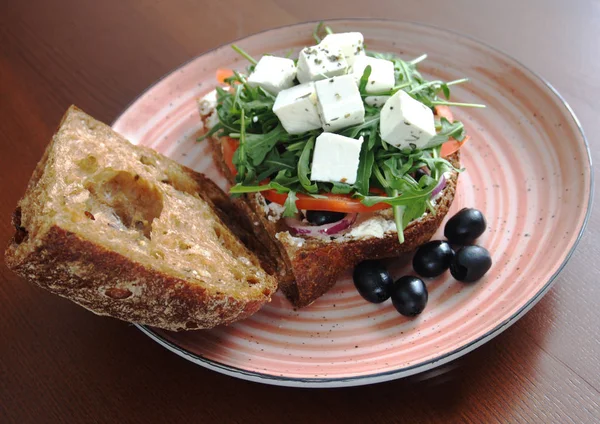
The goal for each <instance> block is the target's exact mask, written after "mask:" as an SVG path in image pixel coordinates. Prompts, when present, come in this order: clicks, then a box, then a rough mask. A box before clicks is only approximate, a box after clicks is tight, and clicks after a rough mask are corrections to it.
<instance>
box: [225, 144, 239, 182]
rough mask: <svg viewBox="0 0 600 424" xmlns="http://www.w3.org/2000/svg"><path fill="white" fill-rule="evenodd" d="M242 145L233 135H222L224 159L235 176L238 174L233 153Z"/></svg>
mask: <svg viewBox="0 0 600 424" xmlns="http://www.w3.org/2000/svg"><path fill="white" fill-rule="evenodd" d="M239 146H240V142H239V141H238V140H236V139H234V138H231V137H221V149H222V151H223V161H224V162H225V165H227V168H229V171H230V172H231V174H232V175H233V176H236V175H237V169H235V166H234V165H233V155H234V154H235V151H236V150H237V149H238V147H239Z"/></svg>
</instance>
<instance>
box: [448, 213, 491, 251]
mask: <svg viewBox="0 0 600 424" xmlns="http://www.w3.org/2000/svg"><path fill="white" fill-rule="evenodd" d="M486 227H487V223H486V221H485V217H484V216H483V214H482V213H481V211H479V210H477V209H473V208H464V209H461V210H460V211H459V212H458V213H457V214H456V215H454V216H453V217H452V218H450V219H449V220H448V222H446V227H444V236H446V238H447V239H448V241H450V243H452V244H462V245H464V244H471V243H473V242H474V241H475V240H476V239H477V237H479V236H480V235H482V234H483V232H484V231H485V229H486Z"/></svg>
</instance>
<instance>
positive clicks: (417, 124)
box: [379, 90, 436, 149]
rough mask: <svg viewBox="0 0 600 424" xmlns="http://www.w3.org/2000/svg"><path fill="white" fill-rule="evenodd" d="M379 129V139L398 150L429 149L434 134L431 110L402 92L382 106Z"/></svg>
mask: <svg viewBox="0 0 600 424" xmlns="http://www.w3.org/2000/svg"><path fill="white" fill-rule="evenodd" d="M379 129H380V131H381V138H382V139H383V140H384V141H385V142H387V143H389V144H391V145H392V146H396V147H397V148H399V149H404V148H413V147H414V148H419V149H422V148H426V147H429V146H428V143H429V141H430V140H431V139H432V138H433V137H434V136H435V134H436V132H435V121H434V118H433V112H432V110H431V109H430V108H428V107H427V106H425V105H424V104H423V103H421V102H419V101H417V100H415V99H413V98H412V97H410V95H409V94H408V93H406V92H405V91H403V90H400V91H398V92H397V93H396V94H394V95H393V96H392V97H390V98H389V99H388V100H387V101H386V102H385V105H383V108H382V109H381V118H380V122H379Z"/></svg>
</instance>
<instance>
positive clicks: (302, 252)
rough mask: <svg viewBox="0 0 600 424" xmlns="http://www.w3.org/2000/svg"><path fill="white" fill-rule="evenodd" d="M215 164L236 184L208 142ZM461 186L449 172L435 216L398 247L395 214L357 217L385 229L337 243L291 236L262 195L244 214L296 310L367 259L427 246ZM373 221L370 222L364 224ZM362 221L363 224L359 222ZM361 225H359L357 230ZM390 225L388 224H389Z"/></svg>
mask: <svg viewBox="0 0 600 424" xmlns="http://www.w3.org/2000/svg"><path fill="white" fill-rule="evenodd" d="M208 141H209V143H210V144H211V147H212V151H213V156H214V160H215V161H216V163H217V164H219V168H220V169H221V171H222V173H223V175H224V176H225V177H226V178H227V179H228V180H229V181H230V182H231V183H234V181H235V178H234V176H233V175H232V173H231V171H230V170H229V168H228V166H227V165H226V164H225V161H224V157H223V150H222V145H221V140H220V139H219V138H218V137H208ZM447 159H448V160H449V161H450V162H451V163H452V164H453V165H454V166H455V167H456V168H459V167H460V156H459V152H456V153H454V154H453V155H452V156H450V157H448V158H447ZM457 182H458V173H457V172H451V173H450V175H449V178H447V183H446V187H445V188H444V190H443V191H442V192H441V193H440V194H439V195H438V197H437V198H436V200H435V203H436V209H435V215H434V214H432V213H426V214H425V215H424V216H423V217H421V218H420V219H418V220H415V221H413V222H411V223H410V224H409V225H408V226H407V227H406V228H405V230H404V243H402V244H400V243H399V242H398V235H397V233H396V231H395V224H394V220H393V215H392V212H391V209H387V210H384V211H380V212H375V213H371V214H359V220H362V222H363V224H365V227H368V226H369V225H373V226H378V227H387V229H392V230H391V231H385V228H383V229H382V231H381V232H379V234H369V232H368V231H367V232H366V233H365V234H358V233H357V232H356V233H357V234H356V235H353V232H352V231H350V232H349V233H346V234H345V235H343V236H341V237H336V238H333V239H324V238H315V237H300V236H297V237H295V236H291V235H290V233H289V231H288V229H287V228H286V226H285V224H284V223H283V220H280V219H279V218H280V217H278V216H277V215H276V214H274V213H273V212H272V209H271V208H270V205H267V202H266V200H265V198H264V197H263V196H262V195H261V194H260V193H250V194H247V195H245V196H244V197H243V199H244V200H245V202H246V213H248V214H249V215H250V216H251V217H252V220H253V221H256V222H260V224H261V227H262V228H263V229H264V231H262V234H263V236H262V239H261V240H262V242H263V244H265V245H267V244H268V245H269V246H270V247H269V250H270V252H271V256H273V257H274V258H276V261H277V263H278V268H279V270H280V271H282V272H279V273H278V274H277V277H278V280H279V287H280V288H281V289H282V291H283V292H284V293H285V295H286V296H287V297H288V298H289V300H290V301H291V302H292V303H293V304H294V306H296V307H305V306H307V305H310V304H311V303H312V302H314V301H315V300H316V299H318V298H319V297H320V296H322V295H323V294H325V293H326V292H327V291H328V290H329V289H331V287H333V285H334V284H335V283H336V281H337V280H338V278H339V276H340V274H341V273H342V272H344V271H346V270H348V269H349V268H352V267H353V266H355V265H356V264H358V263H359V262H361V261H363V260H367V259H383V258H390V257H394V256H398V255H400V254H402V253H405V252H410V251H413V250H414V249H416V248H417V247H419V246H420V245H421V244H423V243H425V242H427V241H429V240H430V239H431V237H432V236H433V234H434V233H435V232H436V231H437V229H438V227H439V226H440V225H441V223H442V221H443V219H444V217H445V216H446V214H447V213H448V210H449V208H450V205H451V204H452V200H453V199H454V194H455V190H456V185H457ZM368 220H370V222H366V221H368ZM359 222H360V221H359ZM359 222H357V223H356V224H355V225H358V224H359ZM388 224H389V225H388Z"/></svg>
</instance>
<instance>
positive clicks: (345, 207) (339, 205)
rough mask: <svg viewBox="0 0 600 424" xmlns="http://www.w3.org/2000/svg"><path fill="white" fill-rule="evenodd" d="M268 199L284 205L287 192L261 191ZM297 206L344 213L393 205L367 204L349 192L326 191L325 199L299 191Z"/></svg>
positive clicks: (312, 209)
mask: <svg viewBox="0 0 600 424" xmlns="http://www.w3.org/2000/svg"><path fill="white" fill-rule="evenodd" d="M261 193H262V195H263V196H265V198H266V199H268V200H270V201H271V202H273V203H277V204H279V205H283V204H284V203H285V201H286V200H287V194H286V193H277V192H276V191H275V190H266V191H263V192H261ZM296 196H298V200H296V207H297V208H298V209H305V210H310V211H330V212H344V213H364V212H374V211H378V210H381V209H387V208H390V207H391V206H390V205H388V204H386V203H378V204H376V205H373V206H365V205H363V204H362V203H360V200H358V199H353V198H352V197H351V196H350V195H348V194H331V193H324V194H321V195H320V196H324V197H325V198H324V199H320V198H316V197H312V196H309V195H307V194H302V193H297V194H296Z"/></svg>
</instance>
